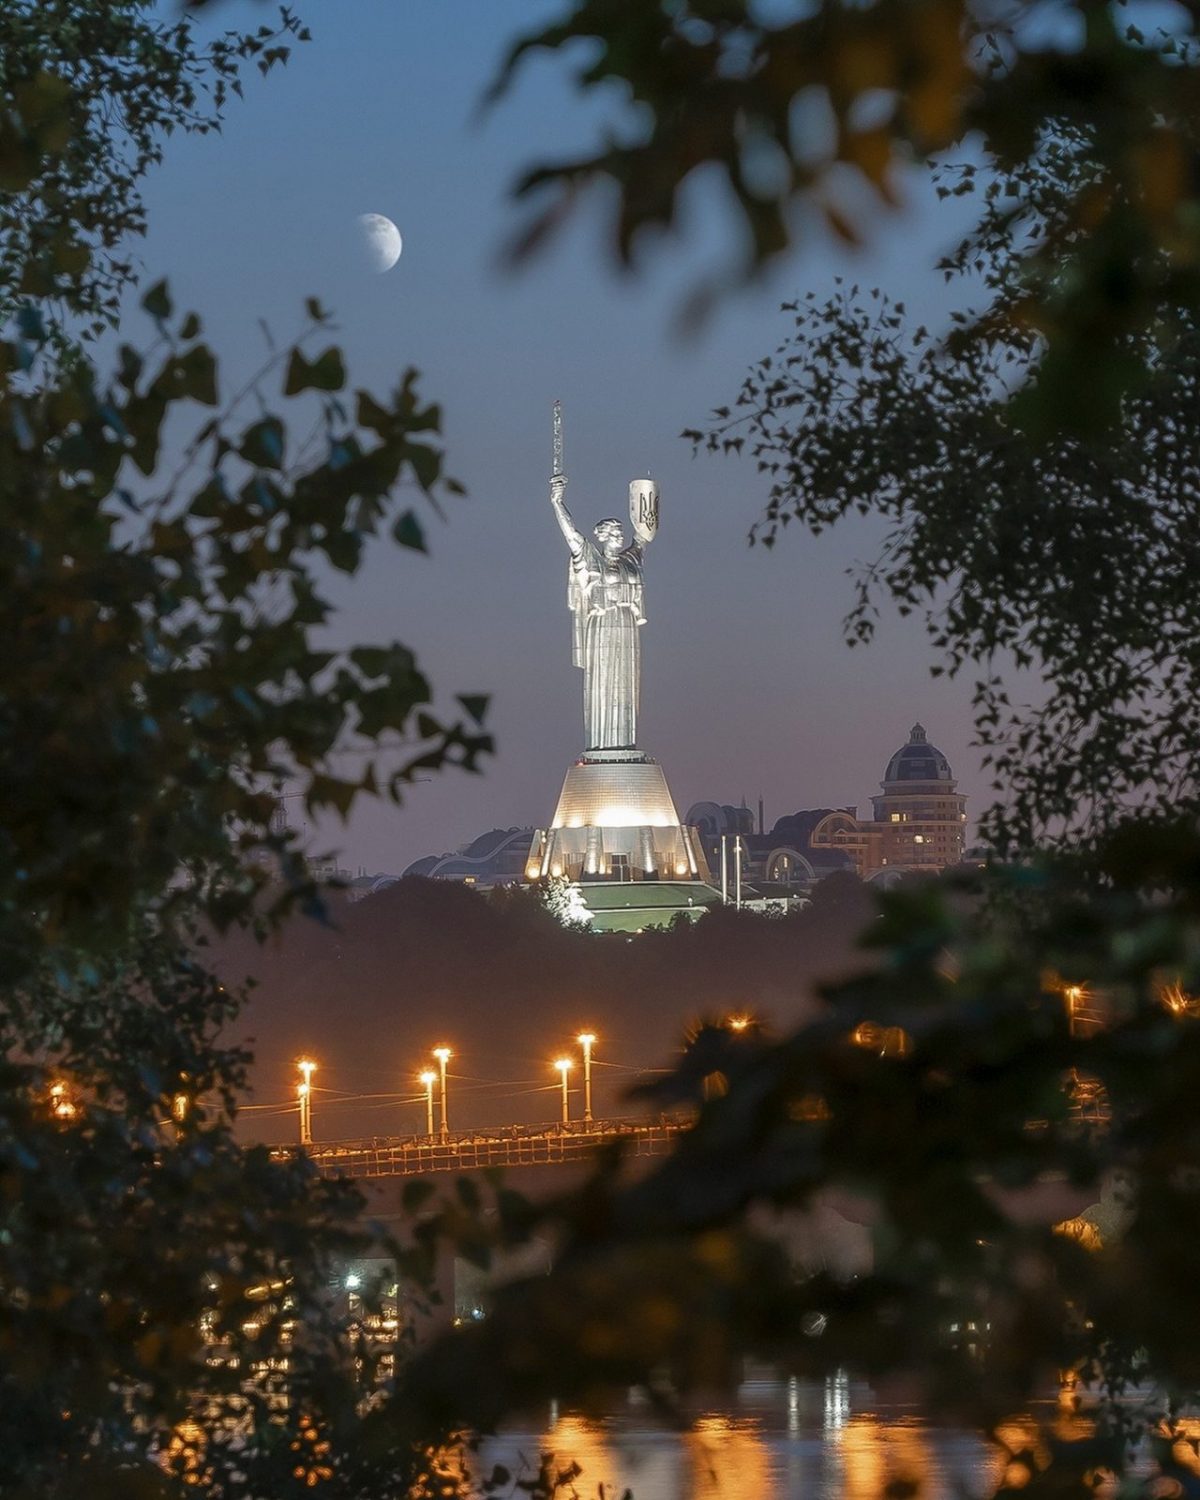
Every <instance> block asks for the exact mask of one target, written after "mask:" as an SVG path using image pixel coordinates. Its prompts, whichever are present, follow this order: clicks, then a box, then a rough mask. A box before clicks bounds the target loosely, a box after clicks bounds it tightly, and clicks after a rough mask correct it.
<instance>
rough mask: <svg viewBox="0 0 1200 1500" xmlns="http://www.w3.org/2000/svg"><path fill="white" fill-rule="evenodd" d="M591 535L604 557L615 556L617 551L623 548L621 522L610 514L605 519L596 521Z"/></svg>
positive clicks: (621, 550)
mask: <svg viewBox="0 0 1200 1500" xmlns="http://www.w3.org/2000/svg"><path fill="white" fill-rule="evenodd" d="M592 535H593V536H594V537H595V538H596V544H597V546H598V547H599V548H600V550H601V552H603V553H604V555H605V557H616V556H617V555H618V553H621V552H624V550H625V533H624V531H623V530H622V528H621V523H620V521H617V520H614V519H613V518H612V517H611V516H609V517H608V519H607V520H604V521H598V522H597V523H596V529H595V530H594V531H593V532H592Z"/></svg>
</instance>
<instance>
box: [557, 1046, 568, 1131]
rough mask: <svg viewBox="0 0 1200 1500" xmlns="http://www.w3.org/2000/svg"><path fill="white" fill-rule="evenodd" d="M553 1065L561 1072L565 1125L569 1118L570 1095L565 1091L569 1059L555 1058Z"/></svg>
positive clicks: (563, 1120) (563, 1119)
mask: <svg viewBox="0 0 1200 1500" xmlns="http://www.w3.org/2000/svg"><path fill="white" fill-rule="evenodd" d="M554 1066H555V1067H556V1068H557V1069H558V1071H559V1072H560V1073H561V1074H562V1122H563V1124H564V1125H566V1124H568V1123H569V1122H570V1119H571V1107H570V1096H569V1094H568V1092H567V1075H568V1074H569V1073H570V1071H571V1059H570V1058H569V1057H559V1058H556V1059H555V1062H554Z"/></svg>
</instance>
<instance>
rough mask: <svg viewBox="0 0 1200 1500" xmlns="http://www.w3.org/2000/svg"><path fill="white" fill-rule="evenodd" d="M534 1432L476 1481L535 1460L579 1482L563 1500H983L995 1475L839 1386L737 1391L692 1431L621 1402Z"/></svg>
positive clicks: (990, 1467) (921, 1426)
mask: <svg viewBox="0 0 1200 1500" xmlns="http://www.w3.org/2000/svg"><path fill="white" fill-rule="evenodd" d="M548 1418H549V1420H548V1421H547V1423H546V1425H545V1427H544V1428H543V1429H542V1430H541V1431H538V1430H536V1429H533V1428H532V1427H527V1428H525V1429H523V1430H521V1431H515V1430H514V1431H510V1432H508V1433H505V1434H504V1435H502V1436H501V1437H499V1438H497V1439H495V1440H493V1441H491V1442H489V1443H487V1444H486V1445H485V1447H484V1449H483V1452H482V1454H481V1455H480V1457H481V1459H482V1465H481V1467H482V1468H483V1470H484V1472H485V1473H486V1472H487V1471H488V1470H490V1467H491V1465H492V1464H494V1463H503V1464H504V1465H505V1466H506V1467H508V1468H509V1469H510V1470H511V1471H512V1472H513V1475H514V1477H522V1476H531V1475H534V1474H536V1473H537V1470H538V1466H539V1462H540V1459H541V1457H542V1455H544V1454H553V1456H554V1458H553V1461H554V1465H555V1468H556V1469H557V1470H564V1469H567V1468H568V1467H569V1466H570V1465H571V1463H572V1462H574V1463H577V1464H579V1466H580V1468H581V1469H582V1471H583V1472H582V1473H581V1474H580V1475H579V1476H578V1478H576V1479H575V1480H574V1481H573V1482H572V1485H571V1486H569V1487H567V1488H566V1489H564V1491H563V1492H562V1493H563V1495H564V1496H566V1497H569V1496H570V1495H571V1493H572V1489H573V1490H574V1493H575V1494H576V1495H578V1496H579V1497H580V1500H589V1497H592V1500H594V1497H596V1496H597V1495H598V1494H599V1493H600V1486H601V1485H603V1486H604V1489H603V1494H604V1496H605V1500H620V1497H621V1496H622V1495H623V1494H624V1493H625V1491H626V1490H631V1491H632V1492H633V1496H634V1500H881V1497H882V1496H883V1494H884V1491H885V1488H886V1487H888V1486H889V1485H893V1484H895V1483H896V1482H897V1481H900V1482H901V1483H900V1484H899V1485H898V1487H897V1488H896V1489H893V1490H892V1493H893V1494H895V1493H902V1494H905V1495H907V1496H910V1497H911V1500H960V1497H963V1496H985V1495H989V1494H991V1492H992V1490H993V1489H994V1487H995V1485H996V1484H997V1482H998V1481H999V1478H1000V1473H1001V1469H1002V1464H1001V1462H1000V1460H999V1458H998V1457H997V1455H996V1452H995V1450H994V1449H992V1448H990V1447H989V1446H988V1445H987V1444H986V1443H984V1442H983V1441H982V1440H981V1439H979V1438H977V1437H975V1436H973V1435H972V1434H969V1433H962V1432H957V1431H950V1430H946V1429H940V1428H936V1427H930V1426H928V1425H927V1424H925V1423H923V1422H921V1421H919V1420H918V1419H917V1418H915V1417H914V1416H912V1415H911V1414H910V1413H908V1412H906V1410H905V1409H904V1408H902V1407H886V1406H881V1405H879V1404H877V1403H875V1402H874V1400H873V1397H872V1393H871V1391H870V1390H869V1389H868V1388H867V1387H866V1386H863V1385H857V1384H852V1383H851V1382H850V1381H849V1380H848V1379H847V1378H846V1376H844V1375H839V1376H837V1377H833V1378H831V1379H829V1380H827V1381H826V1382H825V1384H824V1386H823V1387H822V1386H820V1385H813V1384H810V1383H808V1382H805V1381H797V1380H794V1379H793V1380H789V1381H786V1382H780V1383H778V1384H774V1383H773V1384H767V1383H762V1384H757V1385H753V1386H744V1387H743V1388H742V1392H741V1396H740V1399H739V1400H738V1401H737V1402H736V1404H731V1405H730V1406H729V1407H727V1408H725V1409H723V1410H720V1411H708V1412H704V1413H703V1414H701V1415H699V1416H698V1417H697V1418H696V1419H695V1421H694V1424H693V1427H692V1429H691V1431H689V1432H687V1433H682V1434H681V1433H676V1432H672V1431H669V1430H666V1429H664V1428H663V1427H660V1426H656V1425H655V1424H654V1422H653V1419H652V1418H651V1417H650V1415H649V1413H648V1412H647V1409H646V1407H645V1406H644V1405H639V1404H638V1403H636V1401H631V1402H630V1403H629V1404H628V1405H627V1406H624V1407H622V1408H621V1409H620V1410H617V1411H614V1412H613V1413H612V1414H611V1415H609V1416H607V1417H605V1418H603V1419H594V1418H586V1417H581V1416H579V1415H576V1414H573V1413H570V1412H565V1411H564V1412H562V1413H559V1412H557V1411H552V1412H551V1413H549V1414H548Z"/></svg>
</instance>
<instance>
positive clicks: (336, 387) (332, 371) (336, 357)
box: [283, 345, 346, 396]
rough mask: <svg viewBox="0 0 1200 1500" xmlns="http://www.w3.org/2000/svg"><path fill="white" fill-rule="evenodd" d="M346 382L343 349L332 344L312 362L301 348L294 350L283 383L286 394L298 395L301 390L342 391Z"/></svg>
mask: <svg viewBox="0 0 1200 1500" xmlns="http://www.w3.org/2000/svg"><path fill="white" fill-rule="evenodd" d="M345 384H346V368H345V366H344V364H343V363H342V355H341V350H339V349H337V348H335V347H333V346H332V345H331V346H330V347H329V348H328V349H326V350H325V352H324V353H323V354H322V355H320V356H319V357H318V358H317V359H316V360H313V361H311V362H310V361H309V360H307V359H305V357H304V355H303V354H302V353H301V352H300V350H299V349H293V350H292V352H291V356H290V358H289V359H288V366H287V374H286V376H285V378H284V383H283V394H284V395H285V396H296V395H299V393H300V392H301V391H340V390H341V389H342V387H343V386H344V385H345Z"/></svg>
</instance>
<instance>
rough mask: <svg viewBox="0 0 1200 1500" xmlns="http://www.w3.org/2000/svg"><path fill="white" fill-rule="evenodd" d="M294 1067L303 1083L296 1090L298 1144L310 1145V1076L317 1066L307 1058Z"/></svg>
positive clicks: (303, 1058)
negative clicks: (298, 1071) (298, 1105)
mask: <svg viewBox="0 0 1200 1500" xmlns="http://www.w3.org/2000/svg"><path fill="white" fill-rule="evenodd" d="M296 1066H297V1067H298V1068H299V1069H300V1072H301V1075H302V1076H303V1082H302V1083H300V1084H299V1085H298V1087H297V1089H296V1094H297V1096H298V1098H299V1100H300V1144H301V1145H302V1146H311V1145H312V1076H313V1074H314V1073H315V1072H316V1071H317V1065H316V1063H315V1062H312V1061H311V1060H310V1059H309V1058H307V1057H302V1058H301V1059H300V1060H299V1062H297V1064H296Z"/></svg>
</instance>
